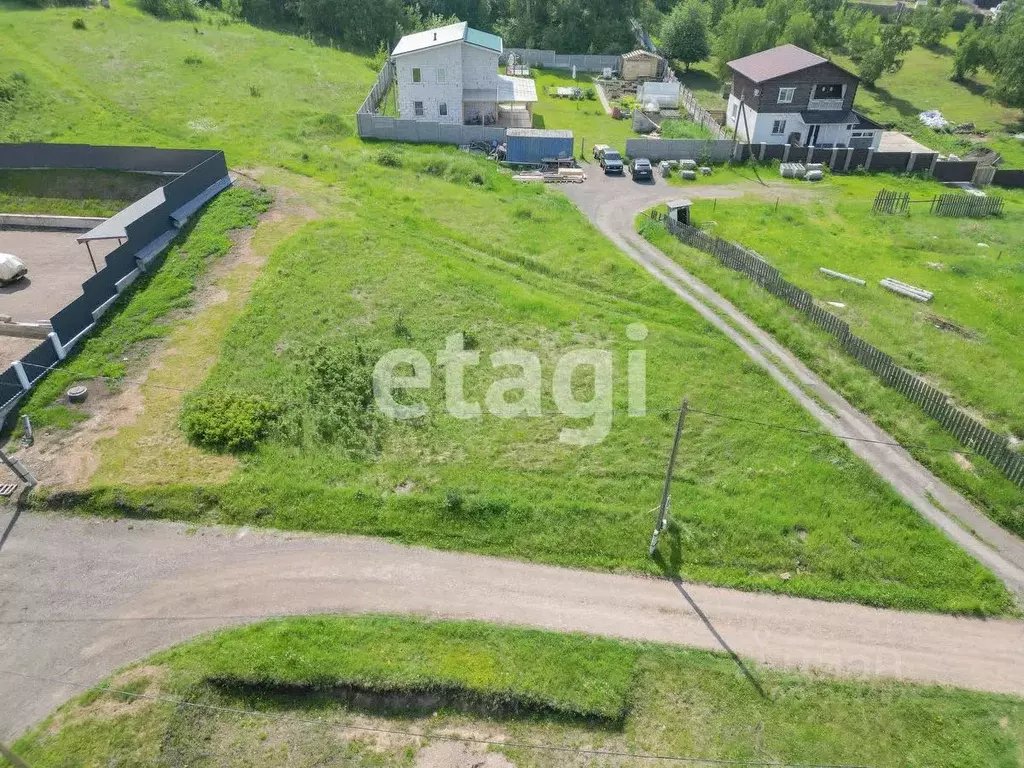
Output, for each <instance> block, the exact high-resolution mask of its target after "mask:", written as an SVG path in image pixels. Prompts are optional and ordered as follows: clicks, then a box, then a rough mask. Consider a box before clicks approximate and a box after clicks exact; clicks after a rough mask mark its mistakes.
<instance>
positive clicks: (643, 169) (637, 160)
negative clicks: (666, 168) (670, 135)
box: [629, 157, 654, 181]
mask: <svg viewBox="0 0 1024 768" xmlns="http://www.w3.org/2000/svg"><path fill="white" fill-rule="evenodd" d="M629 175H630V176H632V177H633V181H641V180H643V181H652V180H653V179H654V167H653V166H652V165H651V161H650V160H648V159H647V158H646V157H634V158H633V159H632V160H630V161H629Z"/></svg>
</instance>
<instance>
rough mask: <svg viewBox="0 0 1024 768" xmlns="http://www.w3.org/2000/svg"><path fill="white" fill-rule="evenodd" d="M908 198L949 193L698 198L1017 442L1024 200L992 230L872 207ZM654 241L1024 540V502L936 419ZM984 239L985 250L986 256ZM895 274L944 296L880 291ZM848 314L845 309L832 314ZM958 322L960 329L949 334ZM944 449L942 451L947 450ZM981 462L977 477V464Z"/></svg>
mask: <svg viewBox="0 0 1024 768" xmlns="http://www.w3.org/2000/svg"><path fill="white" fill-rule="evenodd" d="M882 187H886V188H889V189H896V190H900V191H906V192H909V193H910V195H911V197H912V198H913V199H915V200H922V199H927V200H930V199H931V197H932V196H933V195H934V194H937V193H942V192H944V191H946V190H945V188H943V187H941V186H940V185H937V184H934V183H930V182H923V181H918V180H913V179H906V178H898V177H890V176H858V175H853V176H847V177H838V176H833V177H831V178H830V182H829V185H828V186H827V187H819V188H818V189H819V190H820V192H821V195H820V197H819V198H818V199H817V200H815V201H814V202H811V203H807V204H787V203H784V202H783V203H781V204H779V205H778V206H777V207H776V204H775V202H774V201H763V200H755V199H751V198H740V199H730V200H724V199H723V200H719V201H718V202H717V203H714V202H713V201H698V202H697V203H696V204H695V205H694V207H693V216H694V219H695V223H696V225H697V226H703V227H705V228H706V229H708V230H709V231H711V232H713V233H715V234H716V235H718V236H720V237H723V238H725V239H727V240H734V241H737V242H740V243H743V244H744V245H746V246H747V247H750V248H753V249H755V250H757V251H758V252H759V253H760V254H761V255H762V256H764V258H766V259H767V260H768V261H769V262H770V263H771V264H773V265H775V266H776V267H778V268H779V269H780V270H781V272H782V274H783V276H784V277H785V278H786V279H787V280H789V281H790V282H792V283H794V284H796V285H798V286H800V287H802V288H804V289H806V290H808V291H810V293H811V294H812V295H813V296H814V297H815V298H816V299H817V300H818V301H819V302H833V304H827V303H826V304H823V306H824V308H825V309H827V310H829V311H830V312H832V313H834V314H836V315H837V316H839V317H841V318H842V319H843V320H845V321H846V322H848V323H849V324H850V326H851V329H852V330H853V331H854V332H855V333H857V334H858V335H859V336H861V337H862V338H864V339H866V340H868V341H870V342H871V343H873V344H875V345H876V346H877V347H878V348H880V349H882V350H883V351H885V352H887V353H888V354H890V355H892V357H893V358H894V359H895V360H896V361H897V362H898V363H900V364H901V365H903V366H904V367H906V368H908V369H909V370H911V371H914V372H915V373H918V374H919V375H921V376H923V377H924V378H926V379H927V380H929V381H930V382H931V383H932V384H933V385H935V386H937V387H939V388H940V389H941V390H943V391H945V392H947V393H949V394H950V396H951V398H952V400H953V402H955V403H956V404H958V405H960V406H961V407H964V408H966V409H967V410H969V411H970V412H972V413H975V414H977V415H978V416H979V417H980V418H981V419H982V420H984V421H985V422H986V423H988V424H989V425H990V426H991V427H992V428H993V429H996V430H997V431H1000V432H1003V433H1004V434H1007V435H1017V436H1020V435H1021V434H1024V423H1022V422H1021V414H1024V399H1022V392H1021V388H1020V387H1019V386H1016V382H1017V381H1019V380H1020V378H1021V376H1022V375H1024V357H1022V355H1021V352H1020V345H1019V344H1018V343H1017V339H1019V338H1020V336H1021V334H1022V333H1024V325H1022V324H1021V318H1020V313H1019V312H1017V311H1016V304H1017V301H1018V297H1019V296H1020V295H1021V294H1022V292H1024V250H1022V246H1021V242H1020V238H1018V237H1017V236H1016V232H1017V230H1019V229H1020V226H1021V223H1022V221H1024V206H1022V204H1021V203H1022V202H1024V201H1022V200H1021V197H1020V196H1019V195H1018V194H1015V193H1008V194H1007V200H1006V214H1005V215H1004V216H1003V217H1001V218H991V219H984V220H974V219H952V218H942V217H935V216H932V215H930V214H929V211H928V209H929V204H928V203H924V204H920V205H912V206H911V213H910V215H909V216H889V215H881V214H879V215H876V214H873V213H872V211H871V207H872V200H873V198H874V195H875V193H876V192H877V190H878V189H880V188H882ZM644 232H645V234H646V235H647V236H648V237H649V238H650V239H652V241H653V242H655V244H657V245H658V246H659V247H661V248H662V249H663V250H665V252H666V253H668V254H669V255H670V256H672V257H673V258H675V259H677V260H678V261H679V262H680V263H681V264H683V265H684V266H685V267H687V268H688V269H691V270H693V271H694V273H695V274H697V275H698V276H699V277H700V278H701V279H703V280H706V281H707V282H708V283H709V284H710V285H711V286H712V287H713V288H714V289H715V290H717V291H719V292H720V293H722V294H723V295H725V296H726V297H727V298H729V300H730V301H732V302H734V303H735V304H737V306H739V307H740V308H741V309H742V310H743V311H744V312H745V313H747V314H748V315H749V316H751V317H752V318H754V319H755V320H756V321H757V322H758V323H759V324H760V325H761V326H762V327H764V328H766V329H767V330H769V331H771V332H772V333H773V334H774V335H775V336H776V337H777V338H779V340H780V341H782V342H783V343H785V344H786V345H787V346H788V347H789V348H790V349H792V350H793V351H794V352H796V353H797V354H798V355H800V356H801V357H802V358H803V359H804V360H805V361H807V362H808V363H810V364H811V365H812V367H813V368H814V369H815V370H816V371H817V372H818V373H820V374H821V375H823V376H824V377H825V378H826V379H827V380H828V381H829V382H830V384H831V385H832V386H834V387H836V388H837V389H839V390H840V391H841V392H842V393H843V395H844V396H845V397H847V398H848V399H850V400H851V401H852V402H853V403H854V404H855V405H857V407H858V408H861V409H862V410H865V411H866V412H868V413H869V414H870V415H871V416H872V418H874V419H875V420H876V421H877V422H878V423H879V424H881V425H882V426H883V427H885V428H886V429H887V430H889V431H891V432H892V434H893V435H894V436H895V437H896V438H897V439H899V440H900V441H901V442H903V444H904V445H907V446H910V447H911V450H914V448H913V446H921V445H925V446H930V447H932V448H935V449H936V450H927V451H925V450H919V451H916V456H917V458H918V459H919V460H921V461H923V462H924V463H925V464H926V465H928V466H929V467H931V468H932V469H934V470H935V471H937V472H938V473H939V474H940V475H941V476H942V477H943V478H944V479H946V480H947V481H949V482H951V483H952V484H954V485H956V486H958V487H959V488H961V489H962V490H964V491H965V492H967V493H968V495H970V496H971V497H973V498H974V499H975V500H976V501H977V502H978V503H979V504H980V505H981V506H982V507H984V508H985V509H986V510H987V511H988V513H989V514H990V515H991V516H992V517H993V519H995V520H997V521H998V522H999V523H1000V524H1001V525H1003V526H1005V527H1007V528H1008V529H1010V530H1013V531H1015V532H1016V533H1022V532H1024V492H1022V491H1021V489H1019V488H1017V487H1016V486H1015V485H1013V484H1012V483H1010V482H1009V481H1007V480H1006V479H1005V478H1004V477H1003V476H1002V474H1001V473H1000V472H999V471H998V470H997V469H995V468H994V467H992V466H991V465H990V464H989V463H988V462H987V461H985V460H984V459H983V458H981V457H979V456H973V455H971V456H968V457H967V461H968V462H969V464H968V465H966V466H967V467H968V468H965V464H964V459H963V457H961V458H960V459H959V460H958V459H957V457H955V456H953V455H952V451H956V450H960V451H964V450H965V449H964V448H963V447H962V446H959V445H958V443H957V441H956V440H955V439H953V438H952V436H951V435H949V434H948V433H947V432H946V431H945V430H944V429H943V428H942V427H941V426H940V425H939V424H938V423H937V422H935V421H934V420H933V419H931V418H929V417H928V416H926V415H925V414H924V413H923V412H922V411H921V410H920V409H919V408H918V407H917V406H914V405H913V404H912V403H910V402H909V401H908V400H907V399H906V398H904V397H903V396H902V395H899V394H898V393H897V392H895V391H894V390H891V389H889V388H887V387H885V386H884V385H883V384H882V382H881V381H880V380H878V379H877V377H875V376H874V375H873V374H871V373H870V372H869V371H867V370H866V369H864V368H863V367H862V366H860V364H859V363H857V362H856V361H855V360H853V359H852V358H850V357H849V356H848V355H846V354H845V353H844V352H843V351H842V350H841V348H840V347H839V345H838V343H837V342H835V340H834V339H832V337H831V336H829V335H828V334H826V333H825V332H824V331H822V330H821V329H819V328H817V327H816V326H814V325H813V324H812V323H810V321H809V320H807V319H806V318H805V317H804V316H803V315H800V314H799V313H797V312H796V311H795V310H793V309H792V308H790V307H788V306H787V305H784V303H783V302H780V301H778V300H777V299H775V298H774V297H772V296H770V295H769V294H768V293H767V292H765V291H763V290H762V289H761V288H759V287H758V286H756V285H755V284H754V283H753V282H752V281H750V280H748V279H747V278H745V277H744V276H743V275H741V274H739V273H737V272H734V271H732V270H729V269H727V268H725V267H722V266H721V265H719V264H718V262H717V260H715V259H714V258H713V257H711V256H709V255H707V254H703V253H701V252H698V251H695V250H693V249H689V248H686V247H685V246H683V245H682V244H680V243H679V242H678V241H676V240H675V239H674V238H672V237H670V236H669V235H668V234H667V233H665V232H664V231H663V230H662V229H660V228H657V227H647V228H644ZM979 243H982V244H983V246H979ZM819 267H828V268H831V269H834V270H838V271H840V272H844V273H846V274H851V275H854V276H856V277H859V278H862V279H865V280H867V283H868V284H867V286H865V287H860V286H856V285H853V284H850V283H846V282H844V281H840V280H835V279H831V278H828V277H826V276H824V275H823V274H821V273H820V272H819ZM884 277H893V278H896V279H899V280H902V281H904V282H908V283H911V284H913V285H918V286H921V287H923V288H926V289H928V290H931V291H933V292H934V293H935V298H934V300H933V301H932V302H930V303H928V304H920V303H917V302H914V301H911V300H909V299H906V298H903V297H901V296H897V295H896V294H893V293H890V292H888V291H886V290H884V289H882V288H881V287H880V286H879V285H878V281H879V280H881V279H882V278H884ZM836 303H838V304H842V305H843V306H835V305H834V304H836ZM945 321H949V322H951V323H953V324H954V325H955V327H952V326H948V325H944V322H945ZM943 449H946V450H943ZM970 464H973V468H970Z"/></svg>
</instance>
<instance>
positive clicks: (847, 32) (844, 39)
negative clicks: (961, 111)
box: [646, 0, 1024, 106]
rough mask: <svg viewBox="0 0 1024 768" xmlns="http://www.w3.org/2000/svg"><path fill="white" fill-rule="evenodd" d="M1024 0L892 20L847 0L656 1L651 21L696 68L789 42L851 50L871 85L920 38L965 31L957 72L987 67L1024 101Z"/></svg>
mask: <svg viewBox="0 0 1024 768" xmlns="http://www.w3.org/2000/svg"><path fill="white" fill-rule="evenodd" d="M1022 7H1024V0H1008V1H1007V2H1005V3H1003V5H1002V7H1001V9H1000V12H999V14H998V16H997V17H996V18H995V19H994V20H992V21H985V20H984V17H983V16H981V15H979V14H977V13H975V12H974V11H973V10H971V9H970V8H968V7H967V6H966V5H964V4H963V3H961V2H960V0H932V2H930V3H928V4H926V5H922V6H918V7H917V8H915V9H914V10H913V11H912V12H908V13H907V14H906V15H904V14H903V13H897V14H896V15H895V17H894V18H893V19H891V20H890V21H889V22H888V23H883V21H882V19H881V18H880V17H879V16H877V15H875V14H873V13H869V12H867V11H864V10H861V9H859V8H857V7H855V6H853V5H851V4H849V3H846V2H845V1H844V0H681V2H677V3H675V4H673V5H670V6H668V7H665V8H661V7H659V6H658V4H657V0H655V4H654V6H653V7H651V8H648V9H647V13H648V16H647V18H646V23H647V24H648V25H649V27H650V28H652V29H656V30H657V32H658V42H659V47H660V49H661V50H662V51H663V53H665V55H667V56H668V57H669V58H671V59H674V60H676V61H678V62H680V63H682V65H683V66H684V68H686V69H689V68H690V66H691V65H692V64H695V63H697V62H700V61H704V60H707V59H710V58H712V57H713V58H714V60H715V63H716V67H717V74H718V76H719V77H720V78H721V79H722V80H723V81H724V80H725V79H726V78H727V76H728V67H727V62H729V61H731V60H733V59H739V58H742V57H744V56H748V55H750V54H752V53H756V52H758V51H762V50H765V49H767V48H772V47H774V46H776V45H782V44H784V43H793V44H794V45H798V46H800V47H801V48H804V49H806V50H809V51H814V52H818V53H832V52H836V53H843V54H846V55H847V56H849V57H850V58H851V59H853V61H854V63H855V65H856V68H857V74H858V75H859V76H860V78H861V80H862V81H863V82H864V83H866V84H867V85H869V86H874V85H875V83H876V82H877V81H878V80H879V78H881V77H882V75H884V74H887V73H888V74H893V73H895V72H898V71H899V70H900V69H901V68H902V66H903V60H904V57H905V56H906V54H907V53H908V52H909V51H910V50H911V48H913V46H914V44H915V43H916V44H919V45H922V46H924V47H926V48H932V49H941V47H942V45H943V41H944V40H945V38H946V36H947V34H948V33H949V32H951V31H953V30H956V31H961V32H962V33H963V34H962V35H961V36H960V39H959V43H958V46H957V50H956V53H955V56H954V65H953V70H952V72H951V77H952V78H953V79H954V80H962V79H964V78H965V77H967V76H968V75H973V74H975V73H977V72H978V70H980V69H985V70H987V71H988V72H989V73H991V74H992V76H993V79H994V80H995V86H994V87H993V88H992V94H991V95H993V96H996V97H997V98H999V99H1001V100H1002V101H1004V102H1006V103H1008V104H1011V105H1017V106H1024V10H1021V9H1022Z"/></svg>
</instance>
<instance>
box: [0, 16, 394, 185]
mask: <svg viewBox="0 0 1024 768" xmlns="http://www.w3.org/2000/svg"><path fill="white" fill-rule="evenodd" d="M79 17H81V18H84V19H85V21H86V29H84V30H80V29H74V28H73V27H72V22H73V20H74V19H76V18H79ZM223 20H224V19H223V16H221V17H220V22H218V23H214V22H213V17H209V18H208V19H207V20H206V21H200V22H198V23H193V22H171V21H158V20H156V19H154V18H153V17H152V16H149V15H147V14H144V13H142V12H141V11H138V10H137V9H136V8H134V7H132V6H131V5H128V4H124V3H119V4H117V5H116V6H115V7H114V8H111V9H104V8H101V7H98V6H96V7H92V8H52V9H46V10H38V9H30V8H26V7H25V5H24V4H21V3H17V2H11V0H0V47H2V49H3V52H4V55H3V58H2V59H0V76H4V75H8V74H10V73H13V72H20V73H22V74H23V75H24V76H25V81H26V82H25V84H24V86H23V87H22V88H21V89H20V90H19V92H18V94H17V95H16V96H15V98H14V100H13V101H12V102H0V141H5V142H13V141H49V142H72V143H91V144H142V145H154V146H162V147H204V148H205V147H216V148H218V149H223V150H224V151H225V153H226V154H227V156H228V157H229V158H230V162H231V164H232V167H234V168H244V167H247V166H249V165H251V164H258V163H266V162H268V159H269V158H272V159H273V162H274V163H275V164H280V165H289V164H291V163H302V162H304V161H303V155H304V154H306V153H308V152H309V150H310V149H311V148H312V149H318V148H321V147H322V146H323V145H324V144H327V143H330V142H334V141H337V140H339V139H342V138H345V137H348V136H353V135H354V134H355V118H354V114H355V111H356V108H357V107H358V106H359V104H360V102H362V100H363V99H364V98H365V97H366V93H367V92H368V91H369V89H370V86H371V85H372V83H373V81H374V79H375V78H376V72H375V71H374V70H373V67H372V62H371V60H370V59H369V58H367V57H363V56H358V55H356V54H353V53H348V52H344V51H338V50H332V49H330V48H325V47H321V46H317V45H315V44H314V43H312V42H310V41H309V40H306V39H304V38H300V37H295V36H293V35H285V34H279V33H275V32H268V31H264V30H260V29H255V28H253V27H251V26H249V25H247V24H224V23H222V22H223ZM253 94H256V95H253ZM307 157H308V155H307Z"/></svg>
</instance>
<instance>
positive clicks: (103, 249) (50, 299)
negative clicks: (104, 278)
mask: <svg viewBox="0 0 1024 768" xmlns="http://www.w3.org/2000/svg"><path fill="white" fill-rule="evenodd" d="M76 235H77V233H75V232H26V231H20V230H0V252H2V253H12V254H14V255H15V256H17V257H18V258H19V259H21V260H22V261H23V262H25V264H26V266H28V275H27V276H25V277H24V278H23V279H21V280H19V281H18V282H16V283H14V284H13V285H7V286H4V287H2V288H0V315H10V316H11V318H12V319H13V320H14V321H16V322H22V323H38V322H47V321H49V319H50V318H51V317H52V316H53V315H55V314H56V313H57V312H59V311H60V310H61V309H63V308H64V307H65V306H67V305H68V304H69V303H71V302H72V301H74V300H75V299H76V298H77V297H78V295H79V294H80V293H81V292H82V283H83V282H85V281H86V280H88V279H89V278H90V277H92V275H93V271H92V263H91V262H90V261H89V254H88V253H87V252H86V250H85V246H84V245H79V244H78V243H77V242H76V241H75V237H76ZM116 247H117V241H116V240H109V241H107V240H104V241H101V242H96V243H93V245H92V252H93V255H94V256H95V258H96V266H97V267H99V268H100V269H102V268H103V264H104V262H103V257H104V256H106V255H107V254H108V253H110V251H112V250H113V249H114V248H116Z"/></svg>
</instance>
